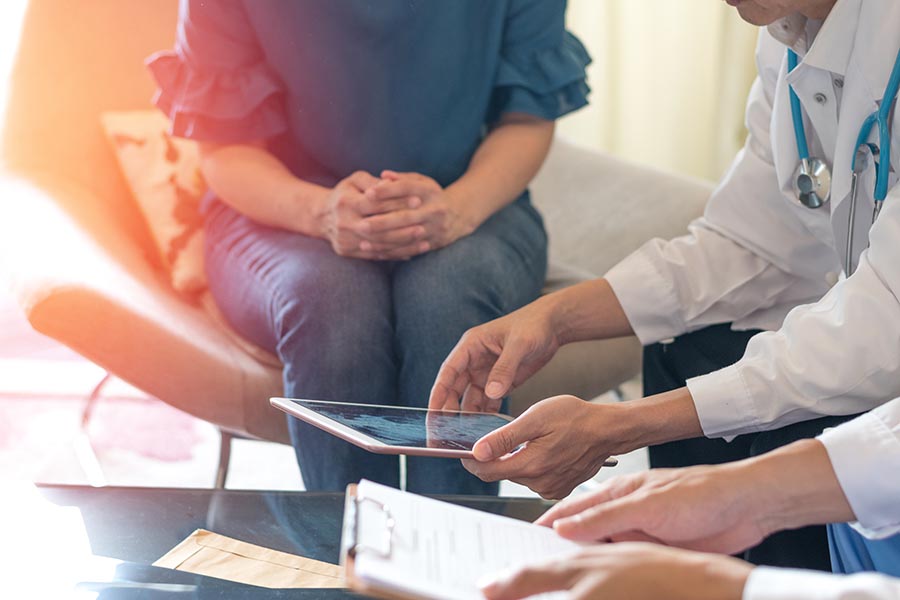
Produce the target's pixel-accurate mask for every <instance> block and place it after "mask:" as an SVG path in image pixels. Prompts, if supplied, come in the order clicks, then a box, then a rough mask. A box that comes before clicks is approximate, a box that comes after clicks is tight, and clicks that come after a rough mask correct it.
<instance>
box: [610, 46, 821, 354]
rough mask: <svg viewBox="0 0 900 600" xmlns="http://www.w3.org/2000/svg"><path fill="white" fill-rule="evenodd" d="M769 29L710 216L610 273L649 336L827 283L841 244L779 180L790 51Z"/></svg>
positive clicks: (808, 292)
mask: <svg viewBox="0 0 900 600" xmlns="http://www.w3.org/2000/svg"><path fill="white" fill-rule="evenodd" d="M765 35H766V34H764V35H763V37H762V38H761V40H760V48H759V50H758V52H757V62H758V65H759V69H760V75H759V77H758V78H757V80H756V82H755V83H754V85H753V89H752V90H751V92H750V98H749V101H748V105H747V113H746V125H747V129H748V131H749V135H748V138H747V142H746V144H745V147H744V148H743V150H742V151H741V152H740V154H739V155H738V156H737V158H736V159H735V161H734V163H733V164H732V166H731V169H730V171H729V172H728V174H727V175H726V177H725V179H724V180H723V181H722V183H721V184H720V185H719V187H718V188H717V189H716V190H715V192H714V193H713V195H712V196H711V198H710V200H709V203H708V204H707V207H706V211H705V213H704V216H703V217H702V218H700V219H698V220H697V221H695V222H694V223H693V224H692V225H691V227H690V230H689V234H688V235H686V236H683V237H680V238H676V239H674V240H671V241H662V240H652V241H650V242H648V243H647V244H645V245H644V246H643V247H641V248H640V249H638V250H637V251H636V252H634V253H633V254H632V255H630V256H629V257H627V258H626V259H625V260H623V261H622V262H620V263H619V264H618V265H616V266H615V267H613V268H612V269H611V270H610V271H609V272H608V273H607V274H606V276H605V277H606V279H607V280H608V281H609V283H610V285H611V287H612V289H613V291H614V292H615V294H616V297H617V298H618V300H619V302H620V303H621V304H622V307H623V309H624V311H625V314H626V316H627V317H628V320H629V323H630V324H631V326H632V328H633V329H634V331H635V333H636V334H637V337H638V338H639V339H640V341H641V343H643V344H645V345H646V344H649V343H653V342H657V341H660V340H664V339H667V338H671V337H675V336H677V335H680V334H682V333H685V332H688V331H693V330H696V329H700V328H703V327H705V326H708V325H711V324H715V323H729V322H733V321H738V320H741V319H743V318H744V317H746V316H747V315H751V314H753V313H756V312H759V311H762V310H766V309H769V308H772V307H780V306H786V307H793V306H796V305H797V304H800V303H804V302H810V301H812V300H814V299H818V298H821V297H822V295H823V294H824V293H825V292H826V291H827V289H828V284H827V283H826V274H827V273H828V272H829V271H830V270H834V258H833V257H834V251H833V250H832V249H831V248H829V247H827V246H825V245H823V243H822V242H821V241H820V240H819V239H818V238H816V237H815V236H814V235H813V234H812V233H811V232H810V231H809V230H808V229H807V227H806V225H805V224H804V222H803V221H802V220H801V218H800V213H799V212H798V211H803V210H808V209H805V208H802V207H799V206H798V207H797V210H796V211H795V210H794V209H793V207H791V206H787V210H786V204H787V201H786V199H785V198H784V196H783V195H782V193H781V190H780V187H779V184H778V177H777V174H776V170H775V166H774V160H773V151H772V143H771V139H770V135H769V129H770V122H771V119H772V98H773V95H774V92H775V87H776V83H777V79H778V74H779V70H780V65H781V59H782V57H783V56H784V51H783V47H781V46H778V45H777V44H776V43H775V42H774V40H771V39H770V38H769V39H767V38H766V37H765ZM786 241H789V243H786ZM783 312H784V313H786V312H787V308H785V310H784V311H783ZM782 314H783V313H782ZM777 324H780V319H779V321H778V323H776V326H777Z"/></svg>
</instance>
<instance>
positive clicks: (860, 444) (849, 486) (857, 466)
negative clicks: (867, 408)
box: [819, 409, 900, 539]
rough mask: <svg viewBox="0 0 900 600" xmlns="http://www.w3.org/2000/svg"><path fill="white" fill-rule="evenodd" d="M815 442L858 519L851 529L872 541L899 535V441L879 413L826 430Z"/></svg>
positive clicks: (870, 413) (868, 414)
mask: <svg viewBox="0 0 900 600" xmlns="http://www.w3.org/2000/svg"><path fill="white" fill-rule="evenodd" d="M819 440H820V441H821V442H822V443H823V444H824V445H825V448H826V450H827V451H828V457H829V458H830V459H831V465H832V467H833V468H834V472H835V474H836V475H837V478H838V482H839V483H840V484H841V489H843V490H844V494H845V495H846V496H847V501H848V502H850V507H851V508H853V512H854V514H855V515H856V518H857V519H858V520H859V522H858V524H857V525H854V527H855V528H856V529H857V530H858V531H859V532H860V533H862V534H863V535H865V536H866V537H868V538H873V539H878V538H884V537H888V536H891V535H894V534H896V533H898V532H900V501H898V498H900V476H898V473H900V439H898V437H897V436H896V435H895V434H894V432H893V431H891V429H890V427H888V425H887V424H886V423H885V422H884V421H883V420H882V418H881V415H880V411H879V410H878V409H876V410H874V411H872V412H869V413H866V414H864V415H862V416H861V417H858V418H856V419H854V420H852V421H850V422H849V423H845V424H843V425H841V426H840V427H835V428H834V429H829V430H827V431H825V432H824V433H823V434H822V435H821V436H819Z"/></svg>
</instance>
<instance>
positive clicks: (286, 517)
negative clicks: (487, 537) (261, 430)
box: [0, 484, 549, 600]
mask: <svg viewBox="0 0 900 600" xmlns="http://www.w3.org/2000/svg"><path fill="white" fill-rule="evenodd" d="M4 487H5V488H6V489H4V490H3V500H0V507H2V508H3V510H2V511H0V531H3V534H4V536H3V537H4V542H3V544H2V546H5V550H3V551H2V553H0V565H2V566H3V567H4V568H3V571H7V568H9V571H8V572H9V573H11V575H9V576H7V575H6V574H4V577H3V578H0V595H2V596H3V597H5V598H13V597H23V598H24V597H29V598H51V597H53V598H60V597H65V598H85V599H102V600H131V599H150V600H155V599H157V598H179V599H181V598H210V599H219V598H229V599H237V600H243V599H248V600H249V599H256V598H300V597H302V598H304V599H311V598H344V597H349V596H350V595H351V594H350V593H349V592H347V591H346V590H271V589H265V588H259V587H254V586H249V585H244V584H239V583H233V582H228V581H223V580H219V579H215V578H212V577H204V576H199V575H193V574H189V573H183V572H178V571H172V570H169V569H162V568H157V567H153V566H151V564H152V563H153V562H154V561H156V560H157V559H158V558H160V557H161V556H163V555H164V554H165V553H166V552H168V551H169V550H171V549H172V548H173V547H174V546H176V545H177V544H178V543H179V542H181V541H182V540H184V539H185V538H186V537H188V536H189V535H190V534H191V533H192V532H193V531H194V530H196V529H208V530H210V531H214V532H216V533H219V534H222V535H225V536H228V537H233V538H235V539H239V540H242V541H245V542H249V543H252V544H257V545H259V546H263V547H266V548H272V549H275V550H280V551H282V552H288V553H291V554H296V555H299V556H306V557H309V558H314V559H317V560H321V561H325V562H330V563H337V562H338V561H339V551H340V550H339V549H340V536H341V523H342V518H343V510H344V495H343V494H337V493H307V492H260V491H239V490H196V489H160V488H115V487H108V488H88V487H75V486H33V485H25V484H16V485H13V486H11V487H10V486H4ZM443 499H445V500H448V501H451V502H455V503H457V504H463V505H466V506H471V507H473V508H478V509H480V510H484V511H488V512H493V513H497V514H504V515H507V516H510V517H513V518H518V519H525V520H533V519H535V518H536V517H537V516H538V515H539V514H541V513H542V512H543V511H545V510H546V509H547V507H548V506H549V505H548V504H547V503H546V502H544V501H542V500H538V499H521V498H488V497H463V496H456V497H444V498H443ZM4 554H9V556H6V557H5V556H4ZM4 588H5V591H4Z"/></svg>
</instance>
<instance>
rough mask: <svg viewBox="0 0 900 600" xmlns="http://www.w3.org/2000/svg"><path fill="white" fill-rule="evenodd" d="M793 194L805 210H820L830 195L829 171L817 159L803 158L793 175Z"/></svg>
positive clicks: (826, 166)
mask: <svg viewBox="0 0 900 600" xmlns="http://www.w3.org/2000/svg"><path fill="white" fill-rule="evenodd" d="M794 193H795V194H796V195H797V198H799V200H800V204H802V205H803V206H805V207H806V208H821V207H822V206H823V205H824V204H825V203H826V202H828V199H829V196H830V195H831V171H830V170H829V169H828V165H826V164H825V163H824V162H823V161H821V160H819V159H818V158H804V159H803V160H801V161H800V165H799V166H798V167H797V171H796V172H795V173H794Z"/></svg>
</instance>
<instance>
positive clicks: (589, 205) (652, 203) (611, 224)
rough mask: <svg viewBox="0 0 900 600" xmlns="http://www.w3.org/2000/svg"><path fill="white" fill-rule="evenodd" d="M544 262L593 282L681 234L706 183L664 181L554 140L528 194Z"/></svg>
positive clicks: (696, 211) (667, 176) (652, 172)
mask: <svg viewBox="0 0 900 600" xmlns="http://www.w3.org/2000/svg"><path fill="white" fill-rule="evenodd" d="M531 189H532V196H533V198H534V202H535V205H536V206H537V207H538V209H539V210H540V211H541V213H542V214H543V215H544V220H545V222H546V226H547V231H548V233H549V235H550V258H551V260H553V261H555V262H561V263H564V264H566V265H568V266H570V267H576V268H578V269H581V270H583V271H587V272H589V273H592V274H593V275H595V276H601V275H603V274H605V273H606V272H607V271H608V270H609V269H610V268H611V267H612V266H613V265H615V264H616V263H618V262H619V261H620V260H622V259H623V258H625V257H626V256H628V255H629V254H630V253H631V252H633V251H634V250H636V249H637V248H639V247H640V246H641V245H642V244H643V243H644V242H646V241H648V240H650V239H653V238H656V237H661V238H665V239H668V238H672V237H675V236H678V235H682V234H684V233H686V232H687V226H688V224H689V223H690V222H691V221H693V220H694V219H696V218H697V217H699V216H700V215H701V214H702V213H703V208H704V206H705V205H706V201H707V199H708V198H709V195H710V193H711V192H712V183H710V182H707V181H701V180H698V179H690V178H687V177H683V176H679V175H674V174H671V173H665V172H663V171H659V170H656V169H652V168H649V167H645V166H641V165H637V164H634V163H630V162H627V161H624V160H621V159H618V158H615V157H613V156H610V155H608V154H604V153H602V152H597V151H594V150H589V149H586V148H583V147H580V146H578V145H576V144H573V143H572V142H569V141H567V140H566V139H565V138H561V137H557V138H556V139H555V140H554V143H553V147H552V148H551V151H550V155H549V156H548V157H547V160H546V162H545V163H544V166H543V168H542V169H541V172H540V173H539V174H538V176H537V177H536V178H535V180H534V182H533V184H532V186H531Z"/></svg>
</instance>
